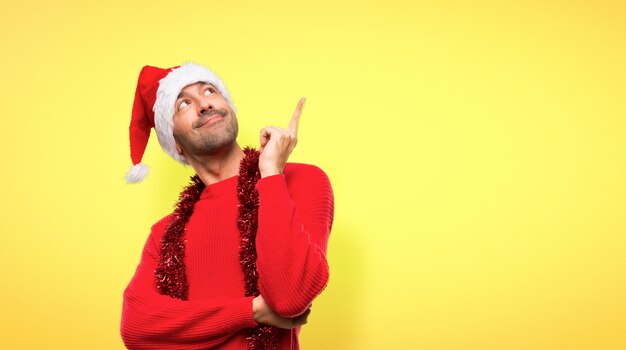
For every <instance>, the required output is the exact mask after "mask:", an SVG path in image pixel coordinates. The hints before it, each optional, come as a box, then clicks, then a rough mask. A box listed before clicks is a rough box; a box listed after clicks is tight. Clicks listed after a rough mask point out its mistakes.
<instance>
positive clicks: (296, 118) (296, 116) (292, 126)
mask: <svg viewBox="0 0 626 350" xmlns="http://www.w3.org/2000/svg"><path fill="white" fill-rule="evenodd" d="M304 101H306V98H304V97H302V98H301V99H300V101H298V105H297V106H296V110H295V112H293V116H292V117H291V121H290V122H289V126H288V127H287V130H289V131H291V132H293V133H294V135H297V134H298V123H299V122H300V114H301V113H302V106H304Z"/></svg>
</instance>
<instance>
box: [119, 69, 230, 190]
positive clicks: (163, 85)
mask: <svg viewBox="0 0 626 350" xmlns="http://www.w3.org/2000/svg"><path fill="white" fill-rule="evenodd" d="M199 81H202V82H205V83H210V84H212V85H213V86H215V88H216V89H217V90H219V92H220V94H221V95H222V96H223V97H224V99H225V100H226V102H228V104H229V105H230V107H231V108H232V110H233V112H234V111H235V106H234V105H233V101H232V100H231V98H230V95H229V93H228V90H227V89H226V86H225V85H224V83H223V82H222V80H221V79H220V78H219V77H218V76H217V75H216V74H215V73H213V72H212V71H211V70H210V69H208V68H206V67H204V66H201V65H199V64H196V63H193V62H188V63H185V64H183V65H182V66H176V67H173V68H168V69H163V68H158V67H152V66H145V67H143V68H142V69H141V72H140V73H139V79H138V81H137V89H136V90H135V101H134V103H133V112H132V115H131V120H130V127H129V130H130V157H131V159H132V161H133V167H132V168H130V171H129V172H128V174H127V175H126V181H128V182H130V183H136V182H140V181H141V180H143V179H144V178H145V177H146V175H148V167H147V166H146V165H145V164H143V163H141V158H142V157H143V153H144V152H145V150H146V146H147V145H148V138H149V137H150V128H154V130H155V131H156V134H157V138H158V139H159V144H161V148H163V150H164V151H165V152H167V154H169V155H170V156H171V157H172V158H174V159H175V160H177V161H179V162H181V163H183V164H189V162H187V159H185V156H183V155H182V154H179V153H178V152H177V151H176V141H175V140H174V133H173V128H174V122H173V119H172V118H173V117H174V104H175V102H176V99H177V98H178V94H179V93H180V91H181V90H182V89H183V88H184V87H185V86H187V85H189V84H193V83H197V82H199Z"/></svg>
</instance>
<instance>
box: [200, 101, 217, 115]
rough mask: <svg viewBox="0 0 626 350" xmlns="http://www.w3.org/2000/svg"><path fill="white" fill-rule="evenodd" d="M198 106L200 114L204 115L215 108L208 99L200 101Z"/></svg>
mask: <svg viewBox="0 0 626 350" xmlns="http://www.w3.org/2000/svg"><path fill="white" fill-rule="evenodd" d="M199 106H200V114H204V113H206V112H208V111H210V110H212V109H213V108H215V106H213V103H212V102H211V101H210V100H209V99H208V98H202V99H200V104H199Z"/></svg>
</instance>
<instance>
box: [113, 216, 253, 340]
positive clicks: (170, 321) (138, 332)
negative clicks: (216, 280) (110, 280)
mask: <svg viewBox="0 0 626 350" xmlns="http://www.w3.org/2000/svg"><path fill="white" fill-rule="evenodd" d="M157 225H158V224H157ZM157 225H155V226H153V227H152V233H151V234H150V236H149V237H148V241H147V242H146V244H145V247H144V250H143V253H142V256H141V261H140V262H139V266H138V267H137V270H136V271H135V275H134V276H133V278H132V280H131V281H130V283H129V285H128V287H126V289H125V291H124V301H123V307H122V320H121V326H120V333H121V336H122V340H123V341H124V344H125V345H126V347H127V348H129V349H206V348H210V347H214V346H216V345H218V344H220V343H222V342H224V341H225V340H227V339H228V338H229V337H230V336H232V335H233V334H234V333H235V332H237V331H239V330H241V329H243V328H253V327H256V325H257V323H256V322H255V321H254V319H253V313H252V300H253V297H241V298H236V299H232V298H223V299H203V300H193V301H184V300H179V299H175V298H171V297H169V296H166V295H162V294H160V293H158V292H157V289H156V281H155V278H154V270H155V268H156V266H157V264H158V259H159V254H158V249H157V247H158V246H157V245H156V243H155V238H154V232H155V227H156V226H157Z"/></svg>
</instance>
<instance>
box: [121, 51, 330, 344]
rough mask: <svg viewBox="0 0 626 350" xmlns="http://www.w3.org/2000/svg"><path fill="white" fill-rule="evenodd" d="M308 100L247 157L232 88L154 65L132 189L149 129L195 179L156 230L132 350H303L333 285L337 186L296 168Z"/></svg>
mask: <svg viewBox="0 0 626 350" xmlns="http://www.w3.org/2000/svg"><path fill="white" fill-rule="evenodd" d="M303 104H304V99H301V100H300V101H299V102H298V105H297V107H296V111H295V112H294V114H293V117H292V119H291V122H290V124H289V126H288V127H287V128H286V129H282V128H279V127H276V126H268V127H266V128H264V129H263V130H261V135H260V149H259V151H256V150H254V149H251V148H246V149H243V150H242V149H241V147H240V146H239V144H238V143H237V141H236V138H237V134H238V123H237V118H236V114H235V108H234V105H233V103H232V100H231V98H230V95H229V93H228V91H227V90H226V87H225V85H224V84H223V82H222V81H221V80H220V79H219V77H218V76H217V75H215V74H214V73H213V72H212V71H210V70H209V69H208V68H206V67H203V66H200V65H197V64H194V63H186V64H184V65H182V66H180V67H174V68H171V69H161V68H156V67H151V66H145V67H144V68H143V69H142V71H141V73H140V75H139V81H138V84H137V90H136V92H135V103H134V105H133V113H132V119H131V125H130V140H131V157H132V160H133V164H135V165H134V166H133V167H132V168H131V171H130V172H129V174H128V175H127V180H128V181H129V182H138V181H141V180H142V179H143V178H144V177H145V176H146V173H147V172H146V169H147V168H146V167H145V166H144V165H142V164H141V158H142V156H143V152H144V151H145V148H146V144H147V142H148V137H149V135H150V128H151V127H154V128H155V131H156V134H157V137H158V140H159V143H160V144H161V147H162V148H163V150H164V151H166V152H167V153H168V154H169V155H170V156H172V157H173V158H174V159H175V160H177V161H179V162H181V163H183V164H189V165H191V166H192V167H193V169H194V170H195V172H196V175H195V176H194V177H192V182H191V184H190V185H189V186H188V187H187V188H186V189H185V190H184V191H183V192H182V193H181V196H180V200H179V202H178V204H177V206H176V209H175V210H174V212H173V213H172V214H170V215H168V216H166V217H165V218H163V219H161V220H160V221H158V222H157V223H156V224H154V225H153V226H152V230H151V232H150V235H149V237H148V240H147V242H146V244H145V247H144V249H143V253H142V256H141V260H140V262H139V265H138V267H137V270H136V272H135V275H134V276H133V278H132V280H131V281H130V283H129V285H128V287H127V288H126V289H125V291H124V303H123V310H122V320H121V335H122V339H123V341H124V344H125V345H126V346H127V347H128V348H131V349H298V348H299V346H298V334H299V331H300V328H301V326H302V325H303V324H305V323H306V322H307V317H308V315H309V313H310V307H311V303H312V301H313V299H314V298H315V297H316V296H317V295H319V294H320V293H321V292H322V290H323V289H324V288H325V287H326V284H327V282H328V276H329V271H328V263H327V261H326V248H327V243H328V237H329V234H330V229H331V226H332V221H333V214H334V203H333V193H332V188H331V185H330V182H329V180H328V177H327V176H326V174H325V173H324V172H323V171H322V170H321V169H319V168H317V167H315V166H312V165H307V164H298V163H289V162H287V160H288V158H289V155H290V154H291V152H292V150H293V148H294V147H295V145H296V142H297V138H296V135H297V131H298V122H299V119H300V114H301V110H302V107H303Z"/></svg>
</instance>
